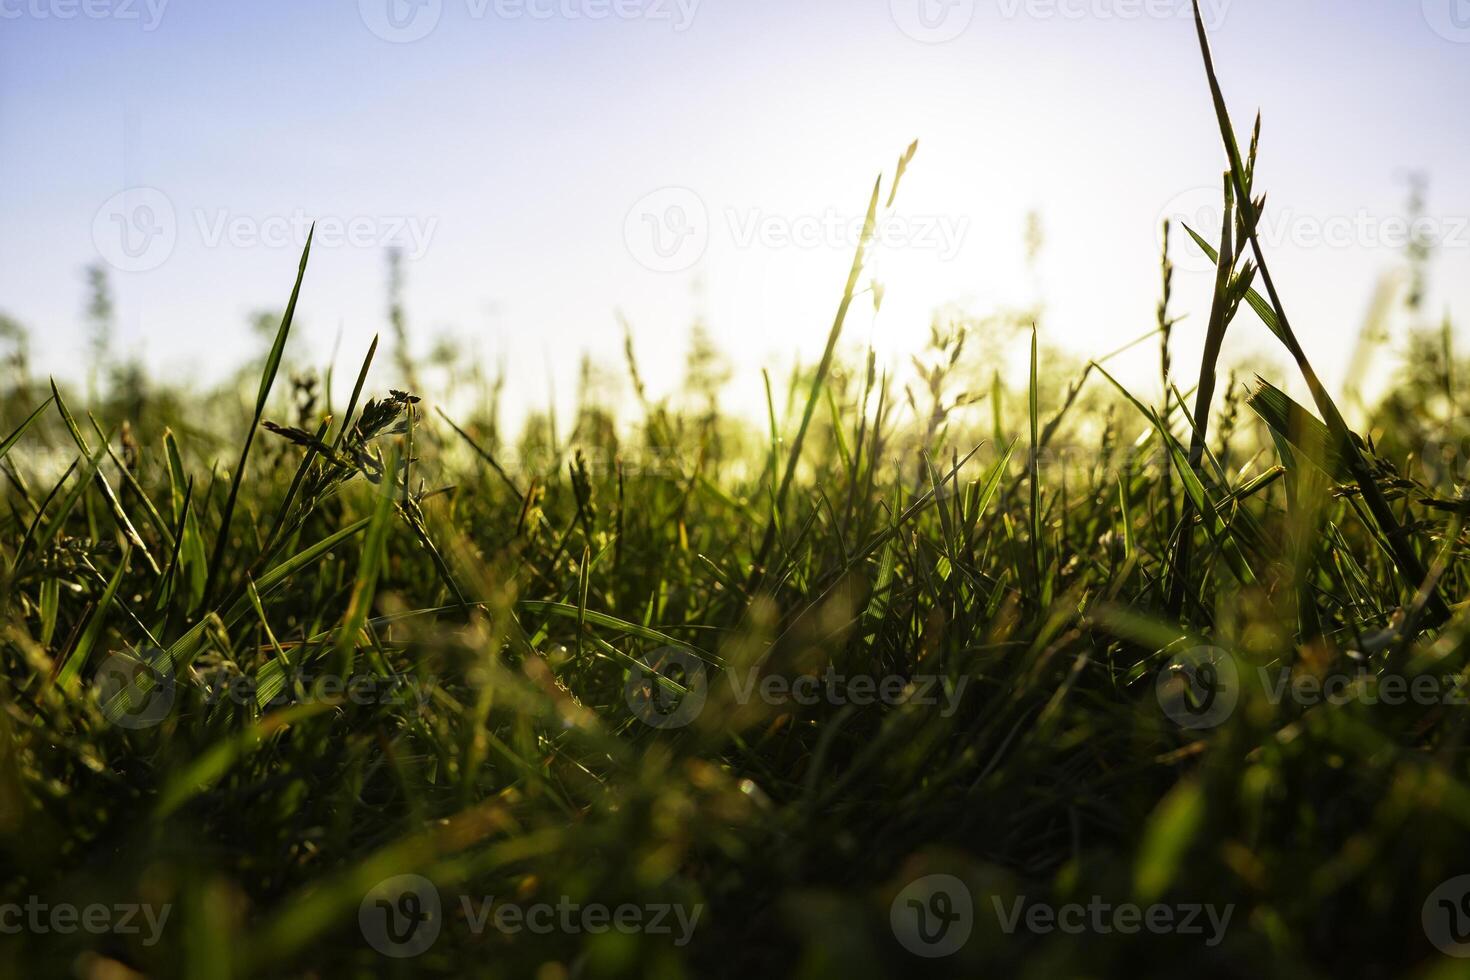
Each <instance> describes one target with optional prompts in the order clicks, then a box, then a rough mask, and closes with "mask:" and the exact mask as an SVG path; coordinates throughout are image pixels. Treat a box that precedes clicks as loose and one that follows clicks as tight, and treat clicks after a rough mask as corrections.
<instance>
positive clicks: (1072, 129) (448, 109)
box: [0, 0, 1470, 405]
mask: <svg viewBox="0 0 1470 980" xmlns="http://www.w3.org/2000/svg"><path fill="white" fill-rule="evenodd" d="M1204 6H1205V10H1206V19H1207V21H1208V22H1209V24H1210V26H1211V29H1212V37H1213V41H1214V45H1215V53H1216V60H1217V65H1218V67H1219V70H1220V73H1221V77H1222V82H1223V84H1224V86H1225V91H1226V97H1227V99H1229V101H1230V104H1231V108H1232V110H1233V112H1234V113H1235V115H1236V122H1237V126H1238V127H1240V128H1242V129H1245V128H1247V127H1248V125H1249V122H1250V119H1251V117H1252V115H1253V113H1254V111H1255V110H1256V108H1257V107H1260V108H1261V109H1262V110H1263V112H1264V115H1265V127H1264V136H1263V142H1262V169H1261V178H1260V186H1261V187H1263V188H1264V189H1266V190H1268V191H1269V193H1270V201H1269V205H1270V209H1271V213H1272V215H1273V216H1274V217H1273V218H1271V219H1269V220H1268V225H1269V229H1268V230H1269V234H1268V236H1267V238H1268V250H1269V256H1270V258H1271V260H1272V265H1273V272H1274V274H1275V276H1276V278H1277V281H1278V283H1279V284H1280V285H1281V287H1282V292H1283V298H1284V300H1285V302H1286V303H1287V305H1288V309H1289V311H1290V312H1291V313H1292V315H1293V319H1294V320H1295V322H1296V324H1297V327H1298V330H1299V332H1300V333H1301V334H1302V335H1303V338H1304V341H1305V343H1306V346H1307V348H1308V350H1309V351H1310V352H1312V353H1313V354H1314V356H1315V358H1316V359H1317V361H1318V362H1319V364H1320V367H1321V368H1322V371H1323V373H1324V375H1326V376H1327V377H1328V379H1330V380H1331V379H1340V378H1341V374H1342V370H1343V368H1344V367H1345V365H1346V361H1347V358H1348V356H1349V353H1350V350H1351V346H1352V339H1353V337H1354V336H1355V335H1356V332H1357V329H1358V327H1359V325H1360V323H1361V322H1362V319H1363V315H1364V312H1365V310H1366V309H1367V307H1368V305H1369V302H1370V298H1371V296H1372V293H1373V290H1374V285H1375V282H1376V280H1377V277H1378V276H1379V274H1380V273H1382V272H1383V271H1384V270H1386V269H1388V268H1390V267H1392V266H1393V265H1394V264H1395V263H1396V262H1399V261H1401V256H1402V251H1403V249H1402V241H1403V239H1404V237H1405V232H1406V229H1405V228H1404V227H1403V216H1404V214H1405V207H1406V200H1407V198H1408V193H1409V191H1408V179H1407V178H1408V175H1409V174H1410V173H1412V172H1422V173H1423V174H1425V175H1426V176H1427V178H1428V181H1429V183H1428V188H1429V190H1428V199H1427V219H1428V222H1429V223H1428V224H1426V225H1425V227H1424V230H1425V231H1426V233H1427V234H1429V235H1431V236H1432V237H1434V238H1436V239H1437V240H1438V243H1439V248H1438V249H1437V251H1436V255H1435V259H1434V264H1433V273H1434V274H1433V279H1432V289H1431V292H1430V295H1429V300H1428V305H1429V308H1430V309H1433V310H1435V311H1438V310H1441V309H1450V310H1452V311H1454V312H1456V313H1457V314H1458V316H1459V318H1460V319H1461V320H1464V318H1466V317H1467V316H1470V180H1467V176H1470V167H1467V160H1470V126H1467V118H1470V117H1467V115H1466V113H1465V107H1464V98H1465V94H1466V93H1467V91H1470V0H1396V2H1391V3H1390V2H1368V0H1290V2H1284V0H1208V2H1206V3H1205V4H1204ZM1187 14H1188V4H1187V0H804V2H799V3H798V2H793V0H330V2H320V3H310V4H307V3H297V2H286V0H261V2H256V3H250V4H242V3H229V2H225V0H0V312H4V313H7V314H9V315H11V316H13V317H15V318H16V319H17V320H19V321H21V322H22V323H24V324H25V325H27V326H28V327H29V328H30V329H31V331H32V332H33V335H34V336H35V345H36V351H35V359H36V361H37V362H38V366H39V367H40V368H41V369H43V370H48V371H54V372H56V373H59V374H62V375H66V376H71V377H75V378H80V377H81V375H82V371H81V367H80V365H81V363H82V362H81V360H80V358H79V355H78V351H79V350H80V349H81V343H82V340H83V338H84V337H85V326H84V313H83V307H84V298H83V294H84V289H83V282H82V269H83V267H84V266H86V265H87V264H88V263H91V262H95V261H97V260H98V258H99V257H100V258H101V259H103V260H105V261H107V262H108V263H109V264H110V267H111V268H112V269H113V270H114V275H113V283H114V290H115V292H116V295H117V300H118V308H119V309H118V346H119V348H120V349H121V350H122V351H123V352H125V353H128V354H132V355H136V356H139V357H142V358H143V359H144V360H145V361H146V362H147V363H148V364H149V365H150V367H152V368H153V369H154V370H156V371H158V372H161V373H163V374H165V375H170V376H174V377H204V378H217V377H222V376H224V375H225V374H226V373H228V372H229V371H230V370H232V369H233V368H234V367H235V366H237V365H238V364H239V363H240V362H241V360H242V358H244V357H246V356H247V355H252V354H254V352H255V351H256V350H257V349H258V347H259V343H260V341H259V339H258V337H257V336H255V335H254V334H253V333H252V332H251V330H250V329H249V328H248V326H247V318H248V316H249V314H250V313H252V312H253V311H256V310H259V309H263V308H270V309H275V310H279V308H280V307H281V306H282V305H283V304H284V301H285V298H286V296H287V294H288V293H289V289H290V285H291V281H292V277H293V275H294V272H295V265H296V261H297V255H298V252H299V249H300V245H301V241H302V239H303V238H304V233H305V227H306V225H307V224H308V223H309V222H310V221H311V220H312V219H315V220H317V221H318V222H319V225H318V235H319V238H318V242H317V248H316V249H315V250H314V253H313V257H312V265H311V268H310V270H309V272H308V275H307V281H306V286H305V290H304V293H303V298H302V303H301V308H300V313H299V323H300V328H301V330H300V335H299V336H298V337H297V338H296V339H295V340H294V341H293V343H295V344H297V345H299V347H298V351H299V354H300V356H302V357H304V358H313V359H316V360H318V361H321V360H323V359H325V358H326V357H327V356H328V354H329V352H330V350H331V349H332V344H333V341H334V339H335V337H336V336H337V333H338V330H339V327H340V329H341V331H342V338H343V339H342V349H343V353H342V360H343V362H344V363H348V362H350V363H355V362H356V360H357V358H359V357H360V356H361V353H362V351H363V350H364V349H365V348H366V345H367V343H368V341H369V339H370V338H371V336H372V335H373V334H374V333H375V332H383V333H384V334H386V333H387V317H386V301H385V260H384V249H385V248H386V247H387V246H389V245H398V246H401V247H403V249H404V253H405V256H406V259H407V262H406V269H407V276H408V287H407V296H406V298H407V308H408V311H409V317H410V326H411V329H412V331H413V333H414V336H415V342H416V345H417V346H418V347H419V349H420V351H421V352H422V351H423V350H425V349H427V348H428V346H429V344H430V342H431V341H432V340H433V339H434V338H436V337H438V336H440V335H444V334H450V335H453V336H456V337H458V338H462V342H463V344H464V345H465V348H466V349H467V350H469V351H471V352H473V353H474V356H477V357H480V358H484V359H501V358H503V359H504V360H505V362H506V363H507V365H508V367H509V369H510V385H509V387H508V397H509V399H510V401H511V402H512V403H516V404H520V405H537V404H542V403H544V402H545V399H546V397H547V373H548V370H549V371H550V372H551V374H552V375H553V376H554V377H555V383H556V387H557V390H558V391H559V392H560V393H561V396H562V397H563V398H566V397H569V396H570V394H571V391H572V389H573V387H574V385H573V378H574V372H575V370H576V362H577V357H576V356H572V355H575V354H576V353H577V352H580V351H582V350H587V351H590V352H592V354H593V355H594V356H595V357H597V358H598V359H600V360H608V361H610V362H614V363H617V362H620V357H621V354H620V348H621V333H620V329H619V327H618V323H617V319H616V316H615V313H616V311H621V312H622V313H623V314H625V315H626V317H627V318H628V319H629V321H631V323H632V324H633V325H634V328H635V338H636V342H637V345H638V350H639V353H640V357H641V358H642V361H643V369H644V373H645V375H646V376H647V377H649V378H650V379H652V380H653V381H654V382H655V384H656V385H657V384H658V383H659V382H660V381H661V380H664V379H674V378H677V377H678V375H679V374H680V373H681V371H682V362H683V356H684V351H685V349H686V343H687V334H688V329H689V324H690V322H691V321H692V320H693V319H694V318H695V317H696V316H702V317H703V319H704V320H705V321H706V322H707V323H708V325H709V327H710V329H711V330H712V332H713V334H714V336H715V339H716V340H717V341H718V342H719V343H720V344H721V345H722V346H723V347H724V348H725V349H726V350H727V351H728V352H729V353H730V354H731V355H732V357H733V358H734V360H735V363H736V366H737V369H738V374H737V379H736V381H735V383H734V384H733V385H732V389H731V390H732V400H733V401H735V402H737V403H741V404H747V405H750V404H757V403H758V398H759V392H760V390H761V389H760V379H759V375H758V373H757V372H756V370H755V369H756V368H758V367H759V366H761V365H764V364H775V365H782V364H789V363H790V360H791V358H792V356H793V355H798V354H799V355H802V356H805V357H807V358H811V357H815V356H816V354H818V353H819V352H820V350H821V346H822V343H823V341H824V339H825V337H826V333H827V330H828V327H829V326H830V323H831V317H832V312H833V310H834V308H835V305H836V301H837V299H838V297H839V296H840V292H841V288H842V285H843V281H844V279H845V277H846V273H847V269H848V266H849V264H850V262H851V255H852V247H853V243H854V237H855V236H854V230H853V229H854V228H855V226H856V224H857V222H858V221H859V219H860V218H861V216H862V211H863V208H864V206H865V205H866V203H867V197H868V194H869V192H870V191H871V187H872V181H873V179H874V177H875V176H876V175H877V174H878V173H879V172H880V171H884V172H887V173H890V174H891V172H892V169H893V165H894V162H895V160H896V159H897V157H898V155H899V153H900V152H901V151H902V150H903V148H904V147H905V146H907V144H908V143H909V141H911V140H912V139H915V138H917V139H919V140H920V141H921V145H920V150H919V154H918V156H917V158H916V160H915V161H914V164H913V166H912V168H911V169H910V171H909V173H908V175H907V176H906V177H905V179H904V184H903V186H902V188H901V190H900V194H899V199H898V203H897V208H896V211H895V213H894V215H893V216H892V220H891V221H889V222H887V223H886V224H885V225H884V228H883V233H884V243H883V245H882V246H881V247H880V250H879V254H878V255H877V257H876V258H875V266H874V268H875V270H876V272H877V275H878V277H879V279H880V280H881V281H882V282H883V284H884V285H885V287H886V300H885V303H884V308H883V311H882V313H881V314H880V315H879V316H878V317H877V318H876V319H875V318H874V317H872V315H871V313H870V312H869V311H870V310H871V306H870V305H867V304H863V305H862V307H861V308H862V311H863V312H862V313H861V314H860V315H857V316H856V317H855V318H854V319H853V321H852V322H851V325H850V334H849V337H850V339H852V340H853V341H855V342H866V341H868V340H870V339H871V340H872V341H873V342H874V343H875V344H876V345H877V346H878V347H879V349H880V350H882V351H884V352H885V354H886V356H890V357H892V358H894V359H895V360H896V359H897V358H898V357H899V356H900V355H901V354H903V353H905V352H907V351H909V350H912V349H916V348H917V347H918V346H919V345H921V344H922V342H923V340H924V338H925V336H926V333H927V326H928V322H929V317H930V313H931V311H932V310H934V309H935V308H937V307H939V306H942V305H944V304H946V303H950V302H957V303H959V304H961V305H962V306H964V307H965V308H968V309H970V310H972V311H974V312H976V313H985V312H988V311H990V310H992V309H993V308H995V307H996V306H998V305H1021V304H1025V303H1029V302H1032V301H1035V300H1037V299H1040V300H1042V301H1044V302H1045V304H1046V313H1045V317H1044V319H1043V321H1042V324H1041V329H1042V334H1043V338H1044V339H1045V340H1047V341H1048V342H1050V343H1054V344H1057V345H1060V346H1064V347H1067V348H1070V349H1071V350H1074V351H1076V352H1077V353H1078V354H1079V355H1082V356H1090V355H1098V354H1102V353H1104V352H1106V351H1109V350H1111V349H1113V348H1115V347H1117V346H1119V345H1120V344H1122V343H1125V342H1126V341H1128V340H1130V339H1132V338H1134V337H1136V336H1138V335H1139V334H1141V333H1143V332H1145V331H1146V330H1148V329H1149V328H1150V327H1151V325H1152V322H1153V316H1154V313H1153V309H1154V305H1155V303H1156V302H1157V295H1158V271H1157V264H1158V259H1157V251H1158V225H1159V222H1160V221H1161V219H1162V218H1163V217H1164V216H1166V215H1169V214H1175V213H1180V212H1182V213H1187V214H1197V213H1199V212H1200V211H1201V208H1206V209H1207V208H1208V207H1209V205H1210V202H1211V201H1213V199H1214V197H1215V196H1216V195H1215V192H1214V188H1215V187H1216V186H1217V185H1218V181H1219V176H1220V172H1221V170H1222V169H1223V166H1224V158H1223V154H1222V151H1221V148H1220V141H1219V134H1218V131H1217V129H1216V127H1215V122H1214V119H1213V116H1212V114H1211V110H1210V105H1209V99H1208V92H1207V89H1206V87H1205V81H1204V75H1203V71H1202V69H1201V66H1200V59H1199V52H1198V49H1197V46H1196V43H1195V39H1194V36H1193V25H1192V22H1191V21H1190V20H1189V19H1188V16H1187ZM1202 189H1203V190H1202ZM1033 211H1034V212H1036V213H1037V214H1039V216H1040V219H1041V224H1042V227H1043V229H1044V232H1045V239H1044V246H1043V249H1042V252H1041V256H1040V259H1039V262H1038V263H1037V266H1036V268H1035V269H1034V270H1032V269H1030V268H1028V265H1027V263H1026V261H1025V231H1026V220H1027V214H1028V213H1030V212H1033ZM1271 221H1274V222H1275V223H1274V224H1271V223H1270V222H1271ZM1176 246H1177V252H1178V253H1179V254H1178V256H1177V260H1178V262H1179V264H1180V266H1181V269H1180V273H1179V283H1178V291H1177V296H1178V299H1177V303H1176V308H1175V312H1176V313H1177V314H1182V315H1187V316H1188V317H1189V319H1187V320H1185V321H1184V324H1183V325H1182V326H1181V327H1180V328H1179V336H1180V338H1181V347H1180V352H1179V354H1178V355H1177V357H1176V363H1178V364H1180V365H1181V370H1182V371H1183V370H1186V369H1185V368H1184V367H1183V366H1184V365H1187V364H1189V363H1191V361H1192V360H1193V359H1194V358H1195V357H1196V356H1197V355H1196V354H1195V353H1194V352H1195V351H1197V350H1198V342H1197V334H1199V333H1200V332H1201V331H1202V329H1203V321H1204V318H1205V314H1206V312H1207V310H1206V307H1205V304H1204V300H1203V298H1202V297H1203V296H1204V294H1205V291H1206V290H1207V288H1208V279H1209V275H1208V273H1207V272H1206V271H1203V270H1200V269H1199V266H1198V263H1197V262H1196V261H1195V260H1194V259H1193V258H1191V254H1192V249H1186V248H1185V246H1184V243H1183V242H1182V241H1180V242H1176ZM1227 348H1228V351H1229V352H1232V353H1241V352H1244V351H1249V350H1270V349H1271V345H1270V342H1269V337H1268V335H1267V334H1266V333H1265V330H1264V328H1262V327H1260V325H1259V324H1258V323H1257V322H1255V321H1254V320H1253V319H1247V318H1244V317H1243V318H1242V320H1241V325H1240V326H1239V327H1238V328H1237V330H1236V332H1235V334H1234V335H1233V336H1232V337H1231V339H1230V340H1229V341H1228V342H1227ZM1276 357H1277V359H1278V360H1280V361H1282V362H1283V363H1284V361H1285V358H1284V357H1283V356H1281V355H1280V354H1277V355H1276ZM548 365H550V366H549V367H548ZM1191 373H1192V372H1191ZM374 380H375V384H376V386H377V387H386V386H387V385H389V384H395V383H397V382H398V380H399V379H397V378H396V377H394V376H393V372H392V369H391V367H390V366H389V363H388V359H386V358H384V359H380V366H379V367H378V369H377V370H376V371H375V378H374ZM667 386H668V385H667V384H664V385H662V387H667Z"/></svg>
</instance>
